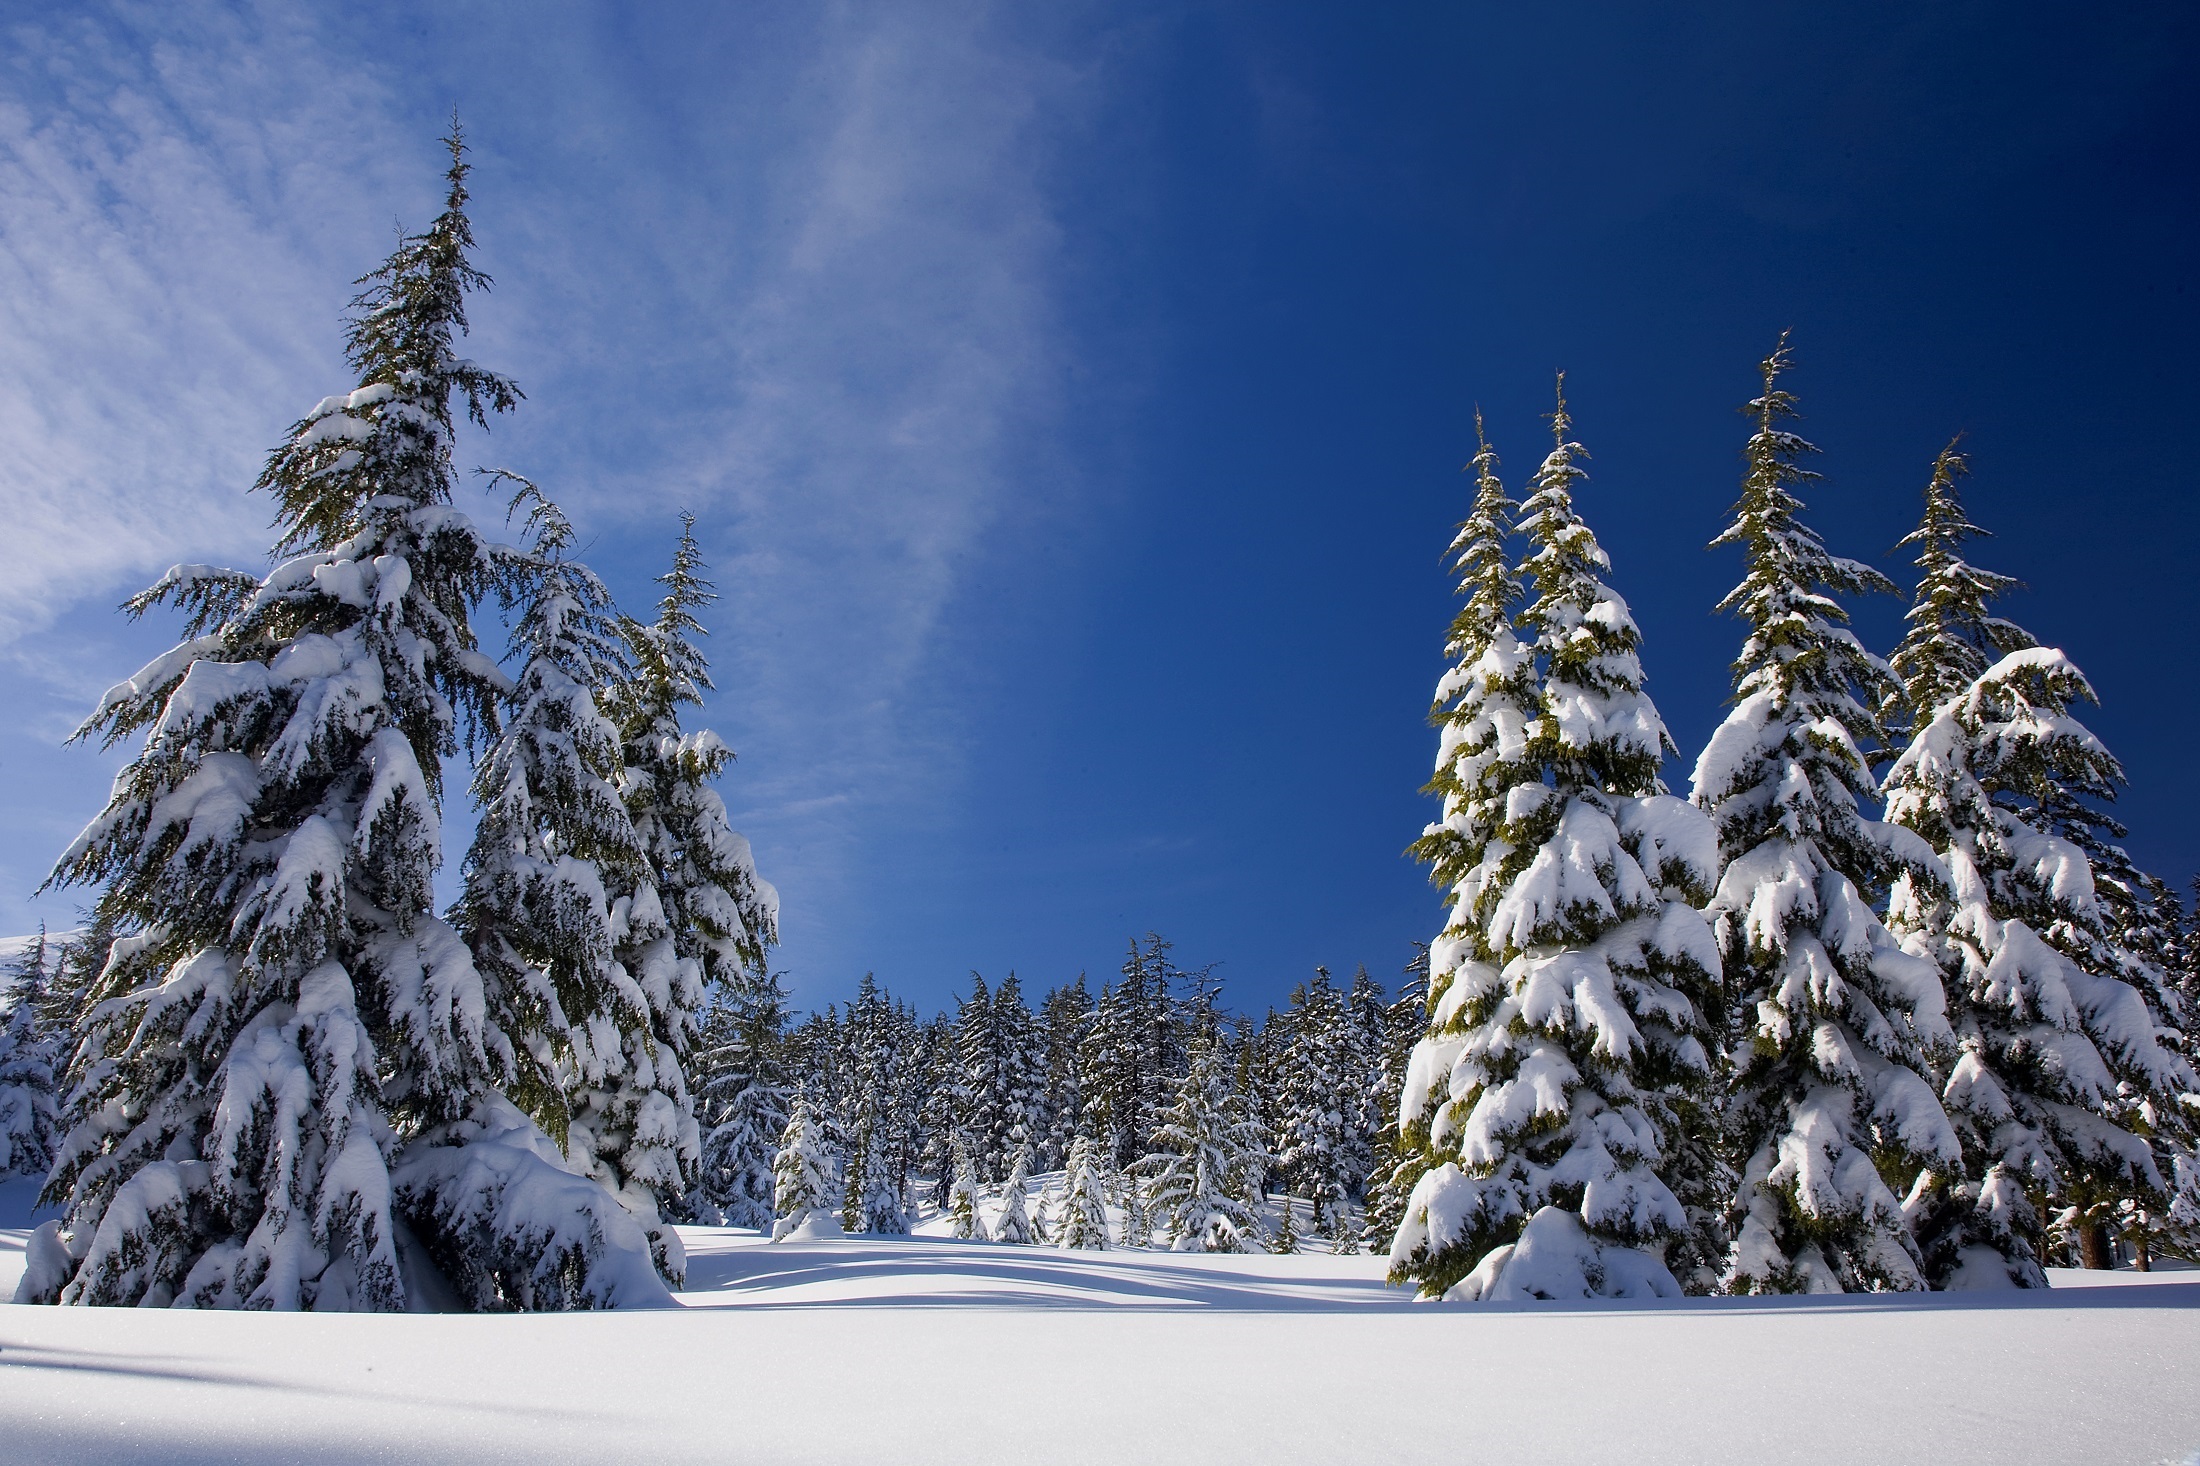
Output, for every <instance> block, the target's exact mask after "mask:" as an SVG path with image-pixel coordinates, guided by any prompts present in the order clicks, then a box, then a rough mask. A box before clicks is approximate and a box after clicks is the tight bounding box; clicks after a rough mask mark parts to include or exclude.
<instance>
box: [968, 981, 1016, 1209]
mask: <svg viewBox="0 0 2200 1466" xmlns="http://www.w3.org/2000/svg"><path fill="white" fill-rule="evenodd" d="M1000 1017H1001V1010H1000V1008H999V1007H998V1006H997V1005H996V1004H995V1003H994V1001H993V994H992V991H991V990H990V989H989V988H987V986H986V982H985V979H984V978H983V977H981V976H979V975H978V974H977V973H975V972H973V973H971V974H970V996H969V997H968V998H965V999H962V1000H960V1001H959V1002H958V1003H957V1004H956V1010H955V1059H956V1063H957V1065H958V1066H959V1068H960V1070H961V1072H960V1074H959V1075H958V1077H957V1087H956V1096H955V1108H956V1112H957V1115H958V1125H959V1128H960V1130H961V1132H962V1135H963V1139H964V1142H965V1143H966V1144H967V1145H968V1146H969V1147H970V1158H971V1161H972V1163H973V1164H974V1165H976V1167H977V1170H978V1176H979V1179H980V1180H984V1181H992V1180H997V1179H999V1178H1001V1177H1003V1176H1005V1175H1006V1173H1007V1169H1008V1161H1009V1156H1010V1154H1011V1152H1012V1151H1013V1150H1014V1146H1013V1145H1011V1144H1010V1142H1009V1131H1010V1129H1011V1128H1012V1127H1013V1126H1014V1125H1015V1123H1016V1119H1017V1117H1016V1116H1015V1115H1013V1114H1012V1113H1011V1111H1010V1095H1009V1080H1008V1059H1007V1055H1006V1052H1005V1050H1004V1048H1003V1046H1002V1042H1001V1031H1000Z"/></svg>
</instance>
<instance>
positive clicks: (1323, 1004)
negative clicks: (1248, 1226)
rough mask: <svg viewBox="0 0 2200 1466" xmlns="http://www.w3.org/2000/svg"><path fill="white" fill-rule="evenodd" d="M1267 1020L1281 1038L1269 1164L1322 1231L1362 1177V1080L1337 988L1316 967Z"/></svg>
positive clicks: (1332, 1225) (1342, 1210)
mask: <svg viewBox="0 0 2200 1466" xmlns="http://www.w3.org/2000/svg"><path fill="white" fill-rule="evenodd" d="M1269 1026H1270V1027H1271V1028H1276V1027H1279V1026H1280V1027H1281V1028H1282V1029H1283V1038H1284V1045H1283V1051H1282V1053H1281V1054H1279V1055H1278V1056H1277V1067H1278V1069H1279V1071H1280V1072H1279V1073H1278V1075H1277V1083H1276V1086H1275V1088H1276V1095H1275V1105H1276V1115H1277V1122H1276V1164H1277V1168H1278V1170H1280V1171H1281V1173H1282V1175H1283V1178H1284V1181H1285V1188H1286V1189H1287V1190H1291V1191H1296V1192H1297V1193H1299V1194H1300V1195H1303V1196H1305V1197H1307V1198H1309V1199H1310V1200H1311V1202H1312V1203H1313V1226H1314V1229H1315V1230H1316V1231H1318V1232H1322V1233H1324V1234H1328V1233H1331V1232H1333V1231H1335V1229H1336V1227H1337V1226H1338V1225H1339V1221H1338V1219H1339V1218H1340V1217H1342V1216H1344V1215H1345V1214H1347V1213H1348V1212H1349V1211H1350V1201H1351V1194H1352V1192H1353V1190H1354V1189H1355V1187H1356V1186H1357V1185H1358V1184H1361V1183H1364V1181H1365V1172H1364V1170H1363V1169H1362V1168H1361V1165H1360V1163H1359V1161H1358V1154H1357V1147H1358V1143H1359V1139H1360V1137H1359V1133H1358V1123H1357V1122H1358V1118H1359V1117H1358V1113H1357V1111H1358V1104H1359V1101H1360V1097H1361V1092H1362V1090H1363V1088H1364V1083H1363V1082H1362V1081H1361V1080H1360V1077H1359V1073H1358V1069H1357V1065H1356V1063H1355V1059H1356V1057H1357V1055H1356V1051H1355V1046H1354V1044H1353V1042H1352V1039H1353V1035H1352V1033H1351V1030H1350V1019H1349V1014H1348V1011H1347V1009H1346V1007H1345V1002H1344V994H1342V993H1340V992H1338V991H1337V989H1336V988H1335V987H1334V986H1333V985H1332V984H1331V983H1330V980H1329V973H1328V971H1327V970H1326V969H1321V968H1317V969H1316V970H1315V974H1314V979H1313V981H1312V982H1309V983H1304V984H1301V985H1300V986H1299V987H1297V988H1295V989H1293V991H1292V993H1291V1007H1290V1010H1289V1012H1288V1014H1286V1015H1285V1016H1284V1018H1283V1019H1281V1020H1280V1023H1278V1024H1271V1025H1269ZM1356 1173H1357V1174H1356Z"/></svg>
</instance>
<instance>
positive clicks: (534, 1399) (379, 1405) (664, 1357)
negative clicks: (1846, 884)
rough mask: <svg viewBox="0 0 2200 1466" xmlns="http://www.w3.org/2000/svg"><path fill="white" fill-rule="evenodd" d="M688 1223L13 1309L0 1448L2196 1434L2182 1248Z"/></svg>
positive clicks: (2189, 1450) (4, 1359) (1684, 1448)
mask: <svg viewBox="0 0 2200 1466" xmlns="http://www.w3.org/2000/svg"><path fill="white" fill-rule="evenodd" d="M685 1236H686V1240H687V1244H688V1250H689V1257H690V1273H689V1277H690V1280H691V1283H690V1287H689V1290H688V1292H687V1293H685V1294H684V1295H682V1301H683V1302H684V1303H687V1304H689V1305H691V1306H690V1307H688V1308H685V1309H682V1310H677V1311H671V1312H654V1313H626V1314H622V1313H610V1314H592V1315H537V1316H527V1317H516V1316H499V1317H466V1316H442V1317H424V1316H417V1315H403V1316H396V1317H362V1316H332V1317H318V1316H312V1315H295V1314H291V1315H265V1314H260V1315H242V1314H193V1313H178V1312H142V1313H141V1312H130V1311H122V1310H113V1311H109V1310H95V1309H44V1308H0V1457H4V1458H5V1459H6V1460H8V1461H10V1462H12V1463H21V1466H32V1463H43V1462H49V1461H51V1462H77V1461H88V1460H99V1461H107V1462H148V1463H149V1462H164V1463H166V1462H180V1463H197V1462H216V1461H222V1462H251V1463H258V1462H276V1461H317V1462H337V1463H348V1462H354V1461H357V1462H365V1461H370V1460H376V1461H386V1460H404V1461H408V1462H414V1461H420V1462H446V1461H447V1462H492V1461H512V1462H529V1463H556V1462H576V1463H578V1462H589V1463H601V1462H606V1461H616V1462H623V1461H649V1462H685V1461H712V1462H747V1461H754V1462H772V1463H782V1462H785V1463H800V1462H837V1461H854V1460H867V1461H878V1460H892V1461H896V1462H934V1461H937V1462H943V1463H944V1462H955V1463H968V1462H971V1461H978V1460H985V1459H989V1458H990V1457H991V1456H993V1455H995V1454H997V1453H1010V1454H1013V1455H1014V1456H1015V1457H1017V1458H1018V1459H1033V1460H1043V1461H1047V1462H1050V1463H1052V1462H1071V1463H1074V1462H1085V1461H1091V1462H1107V1463H1109V1466H1122V1463H1125V1462H1136V1461H1147V1460H1187V1461H1197V1462H1202V1463H1209V1462H1239V1461H1243V1462H1256V1463H1263V1466H1287V1463H1294V1462H1360V1461H1369V1462H1375V1461H1380V1462H1386V1463H1387V1462H1401V1463H1403V1462H1420V1461H1428V1462H1444V1463H1446V1466H1467V1463H1475V1462H1493V1463H1494V1462H1504V1463H1508V1466H1533V1463H1543V1462H1550V1463H1565V1466H1582V1463H1601V1462H1614V1463H1624V1466H1661V1463H1668V1462H1670V1463H1676V1466H1679V1463H1688V1466H1700V1463H1726V1462H1732V1463H1745V1462H1746V1463H1751V1466H1760V1463H1772V1462H1811V1463H1833V1462H1850V1461H1854V1462H1871V1463H1874V1466H1879V1463H1886V1462H1896V1461H1918V1460H1930V1461H1933V1462H1934V1463H1936V1466H1958V1463H1969V1462H1978V1463H1987V1462H1992V1463H1997V1466H1998V1463H2007V1462H2022V1463H2027V1466H2033V1463H2038V1466H2053V1463H2059V1462H2073V1463H2075V1462H2086V1463H2112V1462H2128V1463H2134V1466H2138V1463H2145V1466H2155V1463H2164V1462H2184V1461H2188V1460H2190V1459H2192V1458H2193V1457H2194V1454H2195V1452H2200V1282H2195V1283H2186V1282H2180V1281H2175V1279H2176V1278H2178V1277H2179V1276H2180V1275H2178V1274H2155V1275H2153V1277H2154V1278H2155V1279H2159V1280H2160V1281H2158V1282H2154V1283H2152V1284H2151V1285H2150V1286H2116V1287H2105V1288H2077V1289H2068V1290H2064V1291H2058V1292H2053V1293H2049V1294H2046V1295H2038V1296H2034V1297H2029V1298H2011V1297H2009V1296H2007V1295H2003V1296H1999V1297H1995V1298H1990V1299H1986V1300H1984V1301H1981V1300H1980V1299H1979V1298H1978V1297H1977V1296H1976V1295H1973V1296H1969V1297H1940V1298H1931V1299H1923V1300H1896V1301H1878V1300H1872V1301H1862V1300H1857V1299H1838V1300H1833V1301H1812V1300H1775V1301H1762V1302H1751V1301H1743V1300H1692V1301H1687V1302H1682V1303H1665V1302H1644V1303H1635V1304H1608V1305H1602V1306H1596V1307H1590V1306H1554V1305H1514V1306H1488V1305H1484V1306H1479V1307H1477V1306H1429V1305H1414V1304H1410V1303H1406V1302H1403V1301H1402V1300H1400V1298H1399V1297H1398V1295H1397V1294H1396V1293H1395V1292H1393V1291H1391V1290H1389V1289H1386V1288H1384V1287H1383V1286H1382V1284H1381V1282H1380V1280H1379V1274H1380V1263H1379V1262H1377V1261H1376V1260H1374V1259H1370V1258H1365V1257H1360V1258H1354V1257H1334V1258H1333V1257H1327V1256H1322V1255H1318V1254H1317V1255H1311V1256H1299V1257H1266V1256H1253V1257H1237V1258H1227V1257H1183V1256H1176V1255H1171V1254H1164V1253H1155V1252H1105V1253H1063V1252H1057V1251H1054V1250H1051V1249H1046V1248H1036V1247H1032V1248H1024V1247H1001V1246H983V1245H974V1244H968V1243H956V1242H951V1241H942V1240H935V1239H931V1238H922V1237H919V1238H910V1239H900V1240H896V1241H893V1242H874V1241H868V1240H863V1239H850V1240H846V1241H820V1242H814V1243H799V1244H798V1243H788V1244H781V1245H779V1246H769V1245H765V1244H762V1243H761V1242H759V1241H758V1240H757V1239H756V1238H755V1237H754V1235H753V1234H746V1233H739V1232H731V1231H721V1230H717V1229H709V1228H698V1229H690V1230H687V1231H686V1233H685ZM4 1240H6V1241H11V1242H13V1244H14V1245H16V1246H18V1247H19V1246H20V1234H19V1233H18V1234H16V1235H15V1236H14V1237H12V1238H7V1239H4ZM7 1270H8V1269H7V1268H5V1267H0V1273H4V1272H6V1271H7ZM2114 1276H2116V1277H2117V1278H2118V1280H2119V1282H2120V1283H2121V1282H2123V1281H2124V1280H2126V1279H2130V1278H2133V1277H2134V1276H2135V1275H2131V1274H2117V1275H2114ZM2183 1276H2192V1275H2191V1274H2185V1275H2183ZM4 1281H5V1279H4V1278H0V1282H4ZM2057 1281H2058V1282H2060V1281H2063V1280H2062V1279H2060V1278H2058V1279H2057ZM1799 1371H1807V1372H1808V1374H1809V1376H1810V1379H1811V1381H1812V1388H1810V1389H1809V1390H1802V1389H1798V1388H1795V1387H1794V1385H1793V1381H1794V1380H1795V1379H1796V1377H1797V1374H1798V1372H1799Z"/></svg>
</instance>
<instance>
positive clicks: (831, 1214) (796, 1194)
mask: <svg viewBox="0 0 2200 1466" xmlns="http://www.w3.org/2000/svg"><path fill="white" fill-rule="evenodd" d="M772 1183H773V1184H772V1211H773V1212H774V1213H775V1214H776V1215H777V1217H778V1220H777V1221H775V1222H773V1223H772V1241H774V1242H784V1241H786V1240H787V1239H788V1238H789V1237H791V1236H793V1235H794V1234H795V1233H796V1232H797V1231H798V1230H808V1231H813V1232H814V1231H816V1230H818V1228H819V1227H820V1225H821V1224H823V1225H824V1226H827V1227H830V1228H831V1229H833V1230H838V1229H839V1221H838V1218H837V1216H836V1213H838V1212H839V1210H840V1190H841V1187H840V1158H839V1156H838V1154H836V1153H835V1151H834V1149H833V1147H832V1144H831V1142H830V1141H829V1139H828V1138H827V1137H826V1134H825V1127H824V1126H823V1125H822V1124H821V1123H819V1120H818V1114H817V1107H816V1104H815V1102H814V1101H813V1100H812V1099H811V1098H810V1096H809V1095H807V1094H797V1095H796V1096H795V1101H794V1110H793V1112H792V1113H791V1114H789V1115H788V1117H787V1128H786V1131H785V1132H784V1133H783V1134H782V1135H781V1136H780V1137H779V1151H778V1153H777V1154H776V1155H774V1156H773V1157H772Z"/></svg>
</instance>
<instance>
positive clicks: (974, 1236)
mask: <svg viewBox="0 0 2200 1466" xmlns="http://www.w3.org/2000/svg"><path fill="white" fill-rule="evenodd" d="M954 1166H955V1181H954V1185H953V1186H952V1187H951V1188H950V1190H949V1193H948V1203H947V1208H948V1214H949V1215H950V1216H951V1217H952V1218H953V1219H954V1220H953V1222H952V1224H951V1235H952V1236H955V1237H958V1238H960V1239H961V1240H963V1241H965V1242H990V1241H992V1240H993V1236H992V1234H991V1233H990V1232H988V1231H987V1230H986V1225H985V1218H983V1217H981V1216H979V1215H978V1170H977V1167H976V1166H975V1165H973V1164H972V1163H971V1159H970V1151H969V1150H968V1149H967V1148H966V1147H965V1146H964V1145H963V1144H962V1142H960V1141H957V1142H956V1143H955V1156H954Z"/></svg>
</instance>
